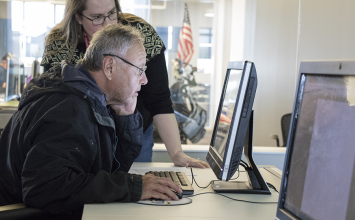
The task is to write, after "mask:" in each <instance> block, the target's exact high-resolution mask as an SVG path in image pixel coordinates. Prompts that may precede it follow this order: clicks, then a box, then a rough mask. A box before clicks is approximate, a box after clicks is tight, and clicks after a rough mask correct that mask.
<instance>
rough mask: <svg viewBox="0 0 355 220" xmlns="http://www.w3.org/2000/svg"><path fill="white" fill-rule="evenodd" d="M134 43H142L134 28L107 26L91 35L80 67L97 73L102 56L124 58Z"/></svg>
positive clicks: (141, 37) (100, 67) (100, 65)
mask: <svg viewBox="0 0 355 220" xmlns="http://www.w3.org/2000/svg"><path fill="white" fill-rule="evenodd" d="M135 42H141V43H144V38H143V36H142V34H141V33H140V32H139V31H138V30H137V29H136V28H134V27H132V26H129V25H122V24H109V25H107V26H105V27H103V28H102V29H100V30H99V31H97V32H96V33H95V34H94V35H93V38H92V39H91V41H90V46H89V47H88V48H87V50H86V53H85V56H84V59H83V60H82V65H83V66H84V67H85V68H86V69H87V70H91V71H99V70H101V69H102V60H103V59H104V56H103V54H113V55H118V56H124V55H125V54H126V53H127V51H128V49H129V48H130V47H131V46H132V45H133V44H134V43H135Z"/></svg>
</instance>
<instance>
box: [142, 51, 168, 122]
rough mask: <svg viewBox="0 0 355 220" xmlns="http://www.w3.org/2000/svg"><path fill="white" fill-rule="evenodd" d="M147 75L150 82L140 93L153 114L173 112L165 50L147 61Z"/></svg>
mask: <svg viewBox="0 0 355 220" xmlns="http://www.w3.org/2000/svg"><path fill="white" fill-rule="evenodd" d="M146 75H147V78H148V83H147V85H144V86H142V89H141V92H140V94H139V95H142V98H143V100H144V101H143V103H144V106H145V107H146V108H147V109H148V111H149V112H150V114H151V116H152V117H154V116H155V115H157V114H166V113H173V112H174V110H173V107H172V102H171V99H170V89H169V80H168V72H167V69H166V63H165V56H164V51H163V50H162V51H161V53H160V54H158V55H156V56H155V57H154V58H151V60H150V61H149V62H148V63H147V70H146Z"/></svg>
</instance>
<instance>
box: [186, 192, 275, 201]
mask: <svg viewBox="0 0 355 220" xmlns="http://www.w3.org/2000/svg"><path fill="white" fill-rule="evenodd" d="M203 194H216V195H219V196H223V197H225V198H227V199H230V200H233V201H238V202H247V203H257V204H274V203H278V202H253V201H248V200H242V199H234V198H231V197H229V196H226V195H223V194H219V193H214V192H205V193H198V194H195V195H189V196H185V197H194V196H199V195H203Z"/></svg>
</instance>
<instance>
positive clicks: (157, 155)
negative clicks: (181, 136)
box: [152, 143, 286, 170]
mask: <svg viewBox="0 0 355 220" xmlns="http://www.w3.org/2000/svg"><path fill="white" fill-rule="evenodd" d="M209 147H210V146H209V145H185V144H183V145H182V150H183V151H184V153H186V154H187V155H189V156H190V157H192V158H200V160H203V161H206V156H207V153H208V149H209ZM285 154H286V147H267V146H253V159H254V162H255V163H256V164H267V165H274V166H275V167H277V168H279V169H280V170H283V166H284V160H285ZM242 159H243V160H244V161H245V160H246V159H245V157H244V154H243V155H242ZM152 161H153V162H163V163H171V159H170V156H169V154H168V152H167V151H166V147H165V145H164V144H157V143H154V147H153V158H152Z"/></svg>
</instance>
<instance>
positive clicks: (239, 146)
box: [206, 61, 257, 181]
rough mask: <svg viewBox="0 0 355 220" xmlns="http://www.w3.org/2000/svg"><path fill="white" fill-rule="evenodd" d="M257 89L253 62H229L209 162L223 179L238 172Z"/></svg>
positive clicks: (208, 157)
mask: <svg viewBox="0 0 355 220" xmlns="http://www.w3.org/2000/svg"><path fill="white" fill-rule="evenodd" d="M256 86H257V76H256V70H255V66H254V64H253V63H252V62H249V61H242V62H229V63H228V67H227V73H226V77H225V81H224V86H223V89H222V95H221V99H220V103H219V108H218V112H217V117H216V121H215V125H214V131H213V134H212V139H211V144H210V148H209V152H208V155H207V158H206V159H207V161H208V163H209V164H210V166H211V168H212V170H213V171H214V173H215V174H216V176H217V178H218V179H220V180H225V181H228V180H229V179H230V178H231V177H232V176H233V174H234V173H235V172H236V171H237V169H238V166H239V163H240V160H241V157H242V152H243V146H244V142H245V137H246V134H247V130H248V125H249V119H250V115H251V110H252V106H253V102H254V97H255V91H256Z"/></svg>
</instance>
